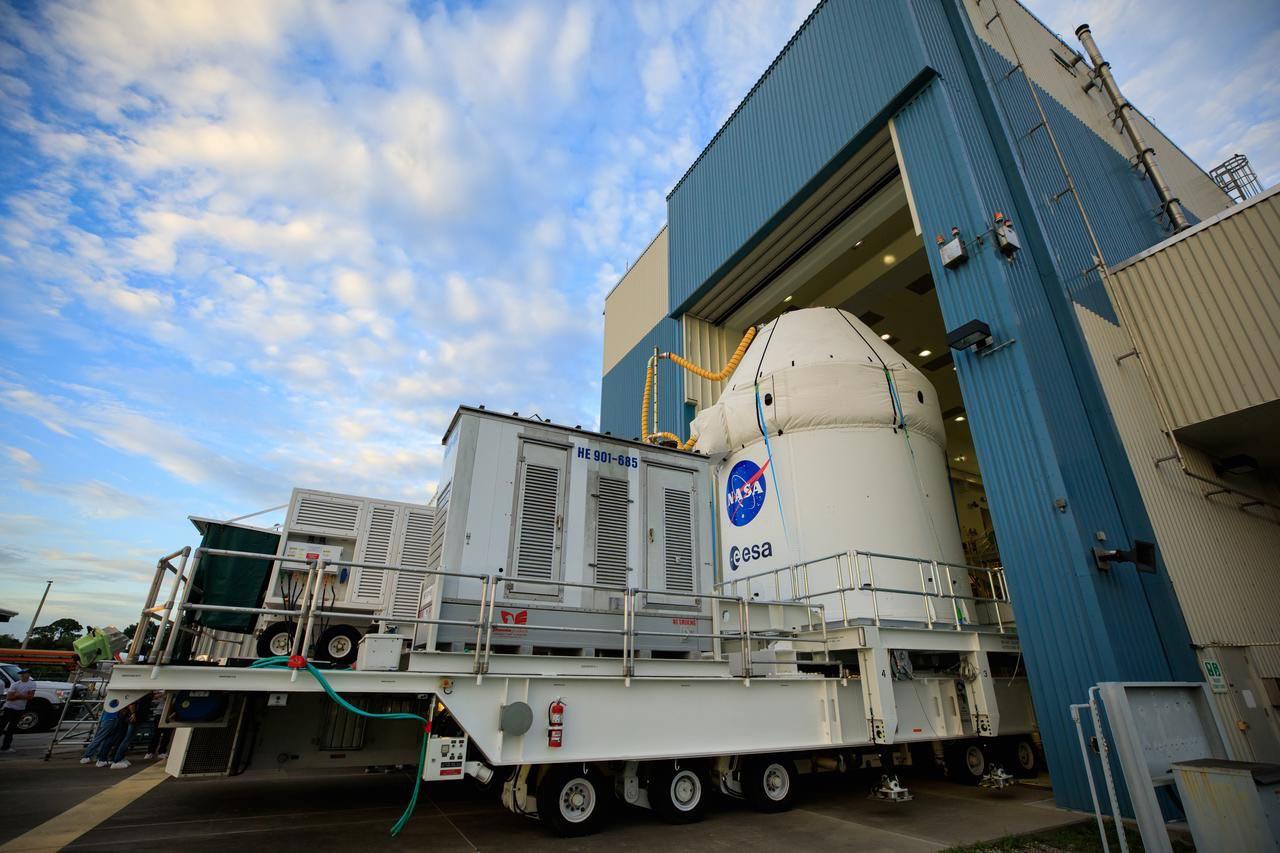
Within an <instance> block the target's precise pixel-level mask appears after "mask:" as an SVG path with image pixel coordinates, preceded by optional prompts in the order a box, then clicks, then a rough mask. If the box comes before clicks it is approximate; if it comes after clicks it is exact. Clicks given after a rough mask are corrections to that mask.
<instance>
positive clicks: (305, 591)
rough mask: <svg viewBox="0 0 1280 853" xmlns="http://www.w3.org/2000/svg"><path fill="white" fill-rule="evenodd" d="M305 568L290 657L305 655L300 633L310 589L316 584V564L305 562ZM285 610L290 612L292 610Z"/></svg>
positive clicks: (310, 561)
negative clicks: (305, 573)
mask: <svg viewBox="0 0 1280 853" xmlns="http://www.w3.org/2000/svg"><path fill="white" fill-rule="evenodd" d="M284 566H285V564H284V563H281V564H280V571H285V568H284ZM306 566H307V579H306V581H305V582H304V583H303V584H302V596H301V598H299V599H298V621H297V622H296V623H295V624H294V626H293V639H292V640H291V641H290V642H289V654H291V655H301V654H305V653H306V652H305V649H306V644H305V643H304V642H303V641H302V632H303V629H304V627H305V625H306V621H307V605H308V604H310V603H311V588H312V587H313V586H314V585H315V582H316V564H315V562H314V561H313V560H307V561H306ZM285 609H289V610H292V609H293V608H292V607H289V608H285ZM286 618H287V617H286Z"/></svg>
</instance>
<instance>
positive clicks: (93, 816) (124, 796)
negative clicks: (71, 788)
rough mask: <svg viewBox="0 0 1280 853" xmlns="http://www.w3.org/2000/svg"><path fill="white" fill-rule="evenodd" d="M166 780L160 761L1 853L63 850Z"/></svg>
mask: <svg viewBox="0 0 1280 853" xmlns="http://www.w3.org/2000/svg"><path fill="white" fill-rule="evenodd" d="M99 772H101V771H99ZM166 778H167V777H166V776H165V772H164V762H163V761H158V762H156V763H155V764H153V765H151V766H150V767H148V768H146V769H144V770H140V771H139V772H137V773H134V774H133V775H132V776H130V777H129V778H127V779H121V780H120V781H119V782H117V783H116V784H114V785H112V786H111V787H110V788H107V789H106V790H105V791H99V792H98V793H96V794H94V795H93V796H92V797H90V798H89V799H87V800H85V801H84V802H81V803H78V804H77V805H74V806H72V807H71V808H69V809H67V810H66V811H65V812H63V813H62V814H60V815H58V816H57V817H53V818H50V819H49V820H46V821H45V822H44V823H42V824H40V825H39V826H37V827H36V828H35V829H33V830H31V831H30V832H26V833H24V834H22V835H19V836H18V837H17V838H15V839H13V840H12V841H10V842H8V843H7V844H4V845H0V853H18V851H23V853H34V851H52V850H61V849H62V848H63V847H66V846H67V845H68V844H70V843H71V842H73V841H75V840H76V839H77V838H79V837H80V836H82V835H84V834H85V833H86V832H88V831H89V830H91V829H93V828H94V827H95V826H97V825H98V824H100V823H102V822H103V821H105V820H107V819H108V818H110V817H112V816H113V815H115V814H116V813H117V812H119V811H121V810H122V809H124V808H125V807H126V806H128V805H129V804H130V803H132V802H133V801H134V800H136V799H138V798H139V797H141V796H142V795H143V794H145V793H146V792H147V791H150V790H151V789H152V788H154V787H155V786H156V785H159V784H160V783H161V782H163V781H164V780H165V779H166Z"/></svg>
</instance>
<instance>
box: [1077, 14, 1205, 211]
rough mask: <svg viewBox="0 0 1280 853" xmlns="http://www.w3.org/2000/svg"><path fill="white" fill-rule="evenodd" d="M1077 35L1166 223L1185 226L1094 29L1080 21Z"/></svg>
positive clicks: (1131, 105) (1178, 206)
mask: <svg viewBox="0 0 1280 853" xmlns="http://www.w3.org/2000/svg"><path fill="white" fill-rule="evenodd" d="M1076 38H1078V39H1080V43H1081V44H1082V45H1084V50H1085V53H1087V54H1089V61H1090V62H1091V63H1093V73H1094V76H1095V77H1096V78H1097V81H1098V82H1099V83H1100V85H1101V86H1102V90H1103V91H1104V92H1106V93H1107V97H1108V98H1110V99H1111V104H1112V105H1113V106H1114V107H1115V109H1116V115H1117V116H1119V118H1120V125H1121V126H1122V127H1123V128H1124V132H1125V134H1126V135H1127V136H1128V137H1129V142H1130V143H1131V144H1132V145H1133V149H1134V151H1136V152H1137V153H1138V160H1139V161H1140V162H1141V163H1142V168H1143V169H1144V170H1145V171H1146V173H1147V177H1148V178H1150V179H1151V185H1152V186H1153V187H1155V190H1156V195H1157V196H1159V197H1160V206H1161V207H1162V208H1164V212H1165V213H1166V214H1167V215H1168V217H1169V223H1170V224H1171V225H1173V230H1174V232H1175V233H1176V232H1178V231H1181V230H1182V229H1184V228H1186V227H1187V217H1186V214H1184V213H1183V212H1182V203H1181V202H1180V201H1178V199H1177V197H1176V196H1175V195H1174V194H1173V191H1172V190H1171V189H1169V184H1168V183H1166V182H1165V179H1164V173H1163V172H1161V171H1160V166H1159V165H1158V164H1157V163H1156V153H1155V151H1154V150H1152V149H1151V148H1150V147H1148V145H1147V143H1146V141H1145V140H1143V138H1142V134H1141V133H1140V132H1139V131H1138V127H1137V125H1136V124H1135V123H1134V121H1133V118H1132V117H1131V116H1130V110H1132V109H1133V104H1131V103H1129V102H1128V101H1126V100H1125V97H1124V95H1122V94H1120V87H1119V86H1117V85H1116V78H1115V77H1114V76H1113V75H1112V74H1111V64H1110V63H1108V62H1107V61H1106V60H1105V59H1103V58H1102V53H1101V52H1100V51H1099V50H1098V45H1097V43H1096V42H1095V41H1094V40H1093V33H1092V32H1091V31H1090V30H1089V25H1088V24H1081V25H1080V26H1078V27H1076Z"/></svg>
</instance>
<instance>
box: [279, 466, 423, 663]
mask: <svg viewBox="0 0 1280 853" xmlns="http://www.w3.org/2000/svg"><path fill="white" fill-rule="evenodd" d="M434 520H435V510H434V509H432V508H431V507H429V506H423V505H421V504H411V503H404V502H400V501H389V500H380V499H377V498H367V497H358V496H356V495H344V494H337V493H334V492H322V491H317V490H314V489H294V490H293V493H292V495H291V496H290V499H289V510H288V513H287V514H286V516H285V523H284V528H283V529H282V531H281V536H280V547H279V550H278V552H277V555H276V556H277V557H282V558H288V559H287V560H278V561H276V563H275V565H274V566H273V567H272V571H271V577H270V580H269V581H268V583H267V592H266V598H265V602H264V603H265V606H266V607H271V608H280V609H293V608H296V607H297V606H298V603H299V602H300V601H301V599H302V597H303V594H304V588H305V581H306V577H307V566H306V562H305V561H307V560H316V559H319V558H323V559H324V560H326V561H329V560H345V561H349V562H354V563H366V564H374V565H372V566H371V565H365V566H356V567H348V566H333V567H330V568H326V570H325V580H324V583H323V585H322V588H321V595H322V597H323V604H324V606H326V607H328V608H331V609H337V610H340V611H342V612H344V613H348V614H350V613H356V614H367V615H368V620H367V621H365V620H363V619H359V618H358V617H344V620H343V621H342V623H341V624H337V625H328V626H325V633H326V634H328V635H329V636H328V639H326V638H325V637H324V636H322V637H321V638H320V640H319V646H318V649H319V654H320V656H321V657H323V658H327V659H329V660H331V661H333V662H334V663H340V664H349V663H351V662H353V661H354V660H355V658H356V653H357V644H358V642H359V639H360V635H361V634H363V633H364V630H365V629H366V628H367V627H368V626H369V625H371V624H373V623H374V622H380V623H384V624H386V625H388V626H394V627H393V628H392V630H398V631H399V632H401V633H404V634H406V635H407V634H408V633H409V632H410V631H411V630H412V627H413V623H412V622H407V623H397V622H396V620H397V619H410V620H411V619H414V618H416V617H417V615H418V608H419V603H420V602H421V599H422V589H423V586H424V576H423V575H421V574H415V573H411V572H398V571H389V570H387V569H381V568H377V567H376V566H378V565H382V566H405V567H408V568H411V569H425V568H426V567H427V562H428V555H429V552H430V548H431V533H432V530H433V528H434ZM344 629H345V630H344ZM290 630H291V628H290V624H289V623H287V622H285V621H282V620H279V619H277V618H272V617H265V616H264V617H262V618H261V619H260V620H259V628H258V632H257V633H258V642H257V643H256V646H257V652H258V654H259V655H263V656H265V655H267V654H288V653H289V648H288V646H289V640H290ZM330 643H333V644H334V645H335V647H334V649H326V648H325V647H326V646H327V645H329V644H330ZM339 651H340V653H339Z"/></svg>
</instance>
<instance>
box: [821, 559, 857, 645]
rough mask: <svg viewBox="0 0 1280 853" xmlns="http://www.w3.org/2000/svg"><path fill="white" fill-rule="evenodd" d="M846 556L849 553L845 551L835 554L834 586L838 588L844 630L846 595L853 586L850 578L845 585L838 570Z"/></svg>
mask: <svg viewBox="0 0 1280 853" xmlns="http://www.w3.org/2000/svg"><path fill="white" fill-rule="evenodd" d="M848 555H849V552H847V551H846V552H845V553H843V554H836V586H838V587H839V588H840V620H841V622H842V623H843V624H844V626H845V627H846V628H847V627H849V606H848V604H847V601H848V595H849V587H850V586H852V585H853V579H852V578H850V580H849V583H848V584H846V583H845V579H844V572H843V570H842V569H841V568H840V566H841V563H842V561H843V560H844V558H845V557H847V556H848ZM849 574H850V575H852V574H853V564H852V562H851V563H850V564H849ZM825 630H826V625H825V622H824V625H823V631H824V632H825Z"/></svg>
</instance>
